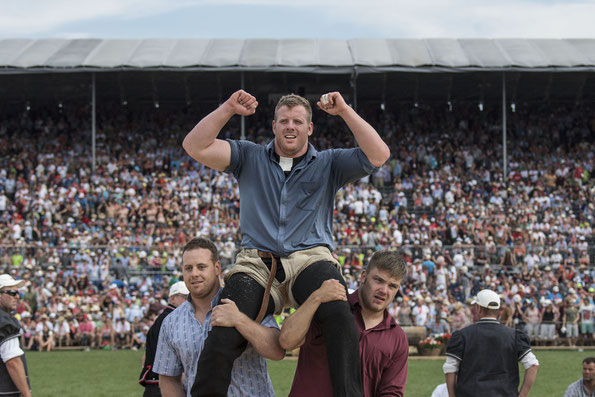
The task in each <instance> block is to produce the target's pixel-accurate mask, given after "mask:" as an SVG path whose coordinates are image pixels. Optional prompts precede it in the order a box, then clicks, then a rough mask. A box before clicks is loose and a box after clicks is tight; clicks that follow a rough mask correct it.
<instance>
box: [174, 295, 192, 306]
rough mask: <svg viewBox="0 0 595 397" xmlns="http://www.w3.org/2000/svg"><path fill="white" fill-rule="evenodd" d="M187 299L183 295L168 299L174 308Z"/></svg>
mask: <svg viewBox="0 0 595 397" xmlns="http://www.w3.org/2000/svg"><path fill="white" fill-rule="evenodd" d="M187 297H188V295H184V294H175V295H174V296H172V297H171V298H170V301H171V303H172V304H173V305H174V306H175V307H178V306H180V305H181V304H182V303H184V301H185V300H186V298H187Z"/></svg>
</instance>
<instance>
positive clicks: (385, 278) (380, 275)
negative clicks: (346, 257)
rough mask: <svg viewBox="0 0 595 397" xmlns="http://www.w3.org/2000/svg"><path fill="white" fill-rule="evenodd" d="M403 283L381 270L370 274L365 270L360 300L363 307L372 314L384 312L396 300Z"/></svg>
mask: <svg viewBox="0 0 595 397" xmlns="http://www.w3.org/2000/svg"><path fill="white" fill-rule="evenodd" d="M401 281H402V280H400V279H398V278H395V277H391V276H390V274H389V273H388V272H387V271H385V270H381V269H379V268H377V267H376V268H373V269H372V270H370V271H369V272H366V271H365V270H364V271H363V272H362V276H361V286H360V289H359V298H360V301H361V304H362V306H363V307H364V308H365V309H367V310H369V311H371V312H382V311H384V309H386V307H387V306H388V305H389V304H390V303H391V302H392V301H393V300H394V299H395V295H396V294H397V292H398V291H399V287H400V286H401Z"/></svg>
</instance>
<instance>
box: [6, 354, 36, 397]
mask: <svg viewBox="0 0 595 397" xmlns="http://www.w3.org/2000/svg"><path fill="white" fill-rule="evenodd" d="M4 364H5V365H6V369H7V370H8V373H9V375H10V378H11V379H12V381H13V382H14V384H15V386H16V387H17V388H18V389H19V391H20V392H21V394H22V395H23V397H31V391H30V390H29V385H28V384H27V375H25V366H24V365H23V360H22V359H21V356H17V357H14V358H11V359H10V360H8V361H7V362H5V363H4Z"/></svg>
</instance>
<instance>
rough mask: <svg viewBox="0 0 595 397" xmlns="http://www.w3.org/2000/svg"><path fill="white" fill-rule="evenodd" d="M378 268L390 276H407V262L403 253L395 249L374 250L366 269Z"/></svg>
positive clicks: (401, 277) (400, 278)
mask: <svg viewBox="0 0 595 397" xmlns="http://www.w3.org/2000/svg"><path fill="white" fill-rule="evenodd" d="M374 268H378V269H380V270H384V271H386V272H388V273H389V274H390V275H391V277H394V278H397V279H399V280H403V279H404V278H405V277H407V273H408V269H407V262H405V258H404V257H403V254H401V253H399V252H397V251H389V250H384V251H376V252H375V253H374V255H372V259H370V263H368V267H367V271H368V272H370V270H372V269H374Z"/></svg>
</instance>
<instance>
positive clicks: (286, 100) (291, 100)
mask: <svg viewBox="0 0 595 397" xmlns="http://www.w3.org/2000/svg"><path fill="white" fill-rule="evenodd" d="M282 106H287V107H288V108H289V109H291V108H294V107H296V106H303V107H304V109H306V112H307V113H308V123H310V122H311V121H312V107H311V106H310V102H308V100H307V99H306V98H304V97H301V96H299V95H295V94H289V95H283V96H282V97H281V99H279V102H277V106H275V120H277V112H278V110H279V109H280V108H281V107H282Z"/></svg>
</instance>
